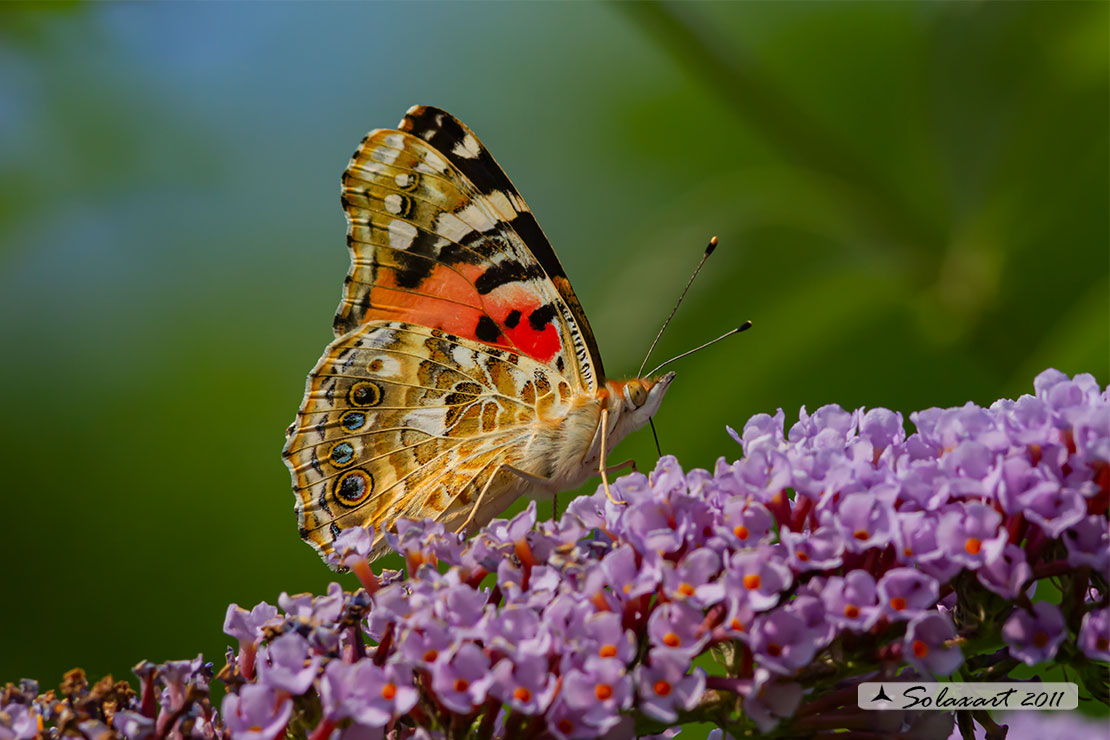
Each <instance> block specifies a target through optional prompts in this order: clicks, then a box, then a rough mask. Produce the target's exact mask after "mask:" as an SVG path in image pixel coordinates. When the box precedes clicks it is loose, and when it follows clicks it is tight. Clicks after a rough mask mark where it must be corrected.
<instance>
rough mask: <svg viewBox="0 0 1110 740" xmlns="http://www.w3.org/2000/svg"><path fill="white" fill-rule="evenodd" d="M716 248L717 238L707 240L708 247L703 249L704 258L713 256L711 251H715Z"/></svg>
mask: <svg viewBox="0 0 1110 740" xmlns="http://www.w3.org/2000/svg"><path fill="white" fill-rule="evenodd" d="M716 248H717V237H713V238H712V239H710V240H709V246H707V247H706V248H705V256H706V257H708V256H709V255H711V254H713V250H714V249H716Z"/></svg>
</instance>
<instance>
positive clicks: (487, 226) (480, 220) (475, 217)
mask: <svg viewBox="0 0 1110 740" xmlns="http://www.w3.org/2000/svg"><path fill="white" fill-rule="evenodd" d="M456 215H457V216H458V217H459V219H460V220H462V221H465V222H466V223H468V224H469V225H470V227H471V228H472V229H475V230H477V231H492V230H493V228H494V226H496V223H495V222H494V220H493V219H492V218H490V217H489V214H487V213H486V212H485V210H483V209H481V208H479V207H478V206H477V205H476V204H474V203H471V204H470V205H468V206H467V207H466V208H463V209H462V210H460V211H459V212H458V213H457V214H456Z"/></svg>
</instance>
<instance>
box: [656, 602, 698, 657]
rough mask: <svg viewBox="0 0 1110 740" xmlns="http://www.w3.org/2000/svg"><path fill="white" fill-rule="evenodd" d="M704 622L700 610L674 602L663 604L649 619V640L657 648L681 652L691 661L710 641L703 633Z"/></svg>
mask: <svg viewBox="0 0 1110 740" xmlns="http://www.w3.org/2000/svg"><path fill="white" fill-rule="evenodd" d="M703 620H704V617H703V616H702V612H701V610H700V609H695V608H694V607H692V606H687V605H686V604H680V603H674V602H672V603H669V604H663V605H662V606H659V607H656V609H655V611H653V612H652V614H651V616H650V617H649V618H648V639H649V640H650V641H651V644H652V645H653V646H655V647H659V648H667V649H670V650H676V651H680V652H682V653H684V654H685V655H686V656H687V659H689V657H690V656H693V655H697V654H698V653H700V652H701V650H702V648H703V647H705V644H706V643H707V642H708V641H709V633H708V632H703V631H702V621H703Z"/></svg>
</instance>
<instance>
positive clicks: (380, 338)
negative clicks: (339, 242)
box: [282, 106, 674, 557]
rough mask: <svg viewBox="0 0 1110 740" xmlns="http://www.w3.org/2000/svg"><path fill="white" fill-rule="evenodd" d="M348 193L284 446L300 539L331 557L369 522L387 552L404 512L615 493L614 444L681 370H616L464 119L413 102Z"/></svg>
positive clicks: (349, 175)
mask: <svg viewBox="0 0 1110 740" xmlns="http://www.w3.org/2000/svg"><path fill="white" fill-rule="evenodd" d="M342 203H343V208H344V211H345V212H346V216H347V244H348V246H349V248H350V253H351V266H350V269H349V271H348V273H347V278H346V280H345V281H344V285H343V297H342V300H341V302H340V304H339V308H338V311H337V312H336V315H335V321H334V330H335V340H334V341H332V343H331V344H329V345H328V347H327V349H326V350H325V351H324V354H323V357H321V358H320V361H319V362H318V363H317V364H316V367H315V368H313V370H312V373H311V375H309V377H308V382H307V387H306V391H305V396H304V401H303V403H302V404H301V407H300V410H299V411H298V412H297V418H296V421H295V422H294V424H293V425H292V426H291V427H290V429H289V432H288V434H287V440H286V443H285V448H284V450H283V452H282V454H283V457H284V459H285V462H286V465H287V466H288V467H289V470H290V472H291V474H292V478H293V490H294V492H295V494H296V511H297V519H298V524H299V527H300V533H301V537H302V538H304V540H305V541H306V542H308V543H309V544H311V545H312V546H313V547H314V548H316V550H317V551H318V552H319V553H320V554H321V555H322V556H324V557H326V556H327V555H328V554H329V553H330V552H331V550H332V546H333V543H334V542H335V539H336V537H337V536H338V535H339V534H340V532H342V531H343V530H344V529H348V528H350V527H363V526H366V525H373V526H374V528H375V532H377V533H378V534H377V540H376V541H375V547H374V552H373V557H377V556H380V555H381V554H384V553H385V552H386V551H387V547H386V544H385V542H384V538H383V534H382V533H383V531H384V530H385V529H388V528H390V527H391V526H392V524H393V523H394V522H396V520H397V519H399V518H402V517H403V518H408V519H413V520H423V519H426V518H431V519H434V520H437V521H440V522H442V523H443V525H444V527H445V528H446V529H447V531H449V532H463V533H464V534H466V533H470V532H472V531H474V530H475V529H477V528H479V527H481V526H483V525H485V524H487V523H488V522H489V521H490V520H491V519H493V518H494V517H496V516H497V515H498V514H500V513H502V512H503V511H504V510H505V509H506V508H507V507H508V506H509V505H510V504H511V503H512V502H513V501H514V500H516V499H517V498H518V497H519V496H521V495H524V494H525V493H533V494H535V493H541V494H542V493H547V494H550V495H554V494H555V493H556V492H558V491H563V490H566V489H569V488H574V487H576V486H579V485H581V484H582V483H583V482H584V481H585V480H586V479H587V478H589V477H590V476H591V475H598V474H600V475H601V476H602V480H603V481H604V483H605V489H606V491H608V490H609V488H608V473H609V472H612V471H613V470H615V469H616V468H608V469H607V468H606V464H607V457H608V453H609V452H610V450H611V449H612V448H613V446H614V445H616V444H617V443H618V442H619V441H620V440H621V439H622V438H623V437H625V435H627V434H628V433H629V432H631V431H634V430H636V429H638V428H640V427H642V426H643V425H644V424H646V423H647V422H648V420H649V419H650V418H651V416H652V415H654V414H655V412H656V411H657V410H658V409H659V405H660V403H661V402H662V401H663V396H664V394H665V393H666V392H667V388H668V387H669V386H670V384H671V381H672V379H673V378H674V373H668V374H666V375H663V376H661V377H639V378H634V379H631V380H609V379H607V378H606V376H605V371H604V367H603V365H602V362H601V354H600V353H599V352H598V348H597V343H596V341H595V340H594V335H593V332H592V331H591V330H590V323H589V321H587V320H586V315H585V313H584V312H583V310H582V305H581V304H580V303H579V302H578V298H577V297H576V296H575V294H574V289H573V288H571V285H570V281H569V280H568V279H567V276H566V273H565V272H564V270H563V267H562V265H561V264H560V263H559V258H558V257H557V256H556V255H555V252H554V250H553V249H552V248H551V245H550V243H549V242H548V240H547V237H545V236H544V234H543V232H542V231H541V230H540V227H539V225H538V224H537V223H536V219H535V217H534V216H533V215H532V213H531V211H530V210H529V209H528V206H527V205H526V204H525V202H524V199H523V198H521V197H520V195H519V193H517V191H516V188H514V187H513V185H512V183H511V182H509V178H508V177H506V175H505V173H504V172H503V171H502V170H501V168H500V167H499V166H498V165H497V163H496V162H495V161H494V159H493V157H492V156H490V154H489V152H488V151H487V150H486V148H485V147H484V146H482V144H481V142H479V141H478V138H477V137H476V136H475V135H474V134H473V133H472V132H471V131H470V129H468V128H467V127H466V126H465V125H463V124H462V123H461V122H460V121H458V120H457V119H455V118H454V117H453V116H451V115H450V114H448V113H446V112H445V111H442V110H439V109H437V108H431V107H427V106H415V107H413V108H411V109H409V111H408V112H407V113H406V114H405V117H404V119H403V120H402V121H401V123H400V125H399V126H398V128H397V129H396V130H385V129H378V130H375V131H372V132H370V133H369V134H368V135H367V136H366V138H364V139H363V141H362V143H361V144H360V146H359V147H358V149H357V150H356V151H355V153H354V156H352V157H351V160H350V163H349V164H348V166H347V169H346V171H345V172H344V175H343V186H342ZM617 467H618V468H619V467H623V466H617ZM610 495H612V494H610Z"/></svg>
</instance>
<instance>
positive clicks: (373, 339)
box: [363, 327, 397, 349]
mask: <svg viewBox="0 0 1110 740" xmlns="http://www.w3.org/2000/svg"><path fill="white" fill-rule="evenodd" d="M396 341H397V332H395V331H394V330H393V329H388V328H385V327H378V328H377V329H374V330H373V331H371V332H370V333H369V334H367V335H366V344H365V345H363V346H365V347H369V348H373V349H385V348H386V347H390V346H392V345H393V344H394V343H395V342H396Z"/></svg>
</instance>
